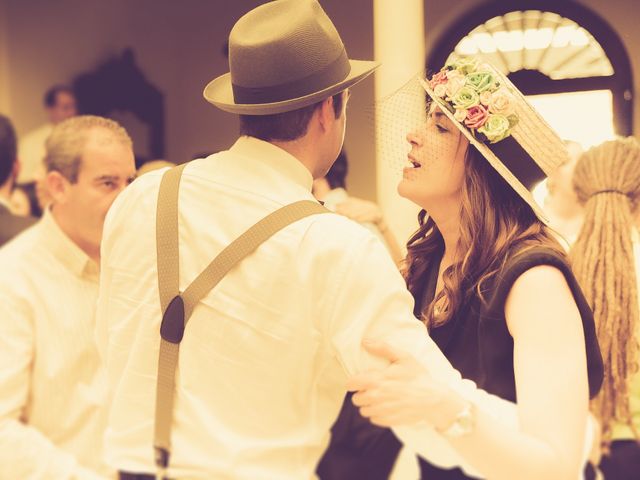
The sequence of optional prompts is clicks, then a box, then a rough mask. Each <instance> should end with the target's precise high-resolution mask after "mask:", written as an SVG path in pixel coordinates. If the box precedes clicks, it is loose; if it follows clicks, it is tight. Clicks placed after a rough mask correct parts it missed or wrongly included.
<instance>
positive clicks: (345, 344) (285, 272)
mask: <svg viewBox="0 0 640 480" xmlns="http://www.w3.org/2000/svg"><path fill="white" fill-rule="evenodd" d="M163 173H164V170H162V171H157V172H151V173H148V174H146V175H144V176H142V177H140V178H138V179H137V180H136V181H135V182H134V183H133V184H132V185H131V186H130V187H128V188H127V189H126V190H125V191H124V192H123V193H122V194H121V195H120V196H119V197H118V199H116V201H115V203H114V205H113V207H112V208H111V210H110V212H109V214H108V216H107V220H106V223H105V233H104V237H103V242H102V268H101V280H100V289H101V290H100V298H99V302H98V318H97V336H98V344H99V348H100V350H101V354H102V355H104V358H105V359H106V365H107V371H108V383H109V387H110V394H111V395H113V403H112V409H111V412H110V415H109V422H108V428H107V434H106V445H105V452H106V458H107V461H108V463H109V464H110V465H111V466H112V467H114V468H117V469H120V470H125V471H132V472H148V473H151V472H154V471H155V467H154V461H153V449H152V443H153V421H154V408H155V388H156V375H157V365H158V348H159V341H160V335H159V328H160V320H161V312H160V304H159V299H158V285H157V268H156V244H155V217H156V204H157V193H158V186H159V182H160V178H161V176H162V174H163ZM311 184H312V177H311V174H310V173H309V171H308V170H307V169H306V168H305V167H304V166H303V165H302V164H301V163H300V162H299V161H298V160H296V159H295V158H294V157H293V156H291V155H289V154H288V153H287V152H285V151H284V150H282V149H280V148H278V147H276V146H274V145H272V144H270V143H266V142H262V141H260V140H257V139H255V138H250V137H241V138H240V139H239V140H238V141H237V142H236V143H235V145H234V146H233V147H232V148H231V149H230V150H229V151H225V152H221V153H218V154H215V155H212V156H210V157H208V158H206V159H201V160H195V161H193V162H191V164H190V165H188V166H187V167H186V168H185V170H184V172H183V177H182V183H181V186H180V197H179V205H180V215H179V232H180V233H179V242H180V289H181V290H184V288H185V287H186V286H187V285H188V284H189V283H190V282H191V281H192V280H193V279H194V278H195V277H196V275H197V274H199V273H200V272H201V271H202V270H203V269H204V268H205V267H206V266H207V265H208V264H209V262H210V261H211V260H212V259H213V258H214V257H215V256H216V255H217V254H218V253H219V252H220V251H221V250H222V249H223V248H224V247H225V246H227V245H228V244H229V243H231V242H232V241H233V240H234V239H235V238H237V237H238V236H239V235H240V234H241V233H242V232H244V231H245V230H246V229H248V228H249V227H251V226H252V225H253V224H254V223H255V222H257V221H258V220H260V219H261V218H263V217H264V216H266V215H267V214H269V213H270V212H272V211H274V210H275V209H277V208H279V207H282V206H284V205H286V204H289V203H292V202H295V201H298V200H304V199H308V200H313V196H312V195H311ZM412 309H413V299H412V297H411V295H410V294H409V293H408V291H407V289H406V288H405V283H404V280H403V279H402V277H401V276H400V274H399V272H398V270H397V268H396V267H395V265H394V264H393V262H392V260H391V259H390V257H389V255H388V253H387V252H386V250H385V248H384V247H383V246H382V244H381V243H380V241H379V240H378V239H377V238H375V236H374V235H373V234H371V233H370V232H369V231H368V230H366V229H365V228H363V227H361V226H360V225H358V224H357V223H355V222H352V221H350V220H348V219H347V218H345V217H342V216H339V215H336V214H320V215H315V216H312V217H309V218H306V219H303V220H301V221H298V222H297V223H295V224H293V225H290V226H288V227H287V228H285V229H284V230H282V231H280V232H279V233H277V234H276V235H274V236H273V237H272V238H271V239H270V240H268V241H267V242H266V243H264V244H263V245H262V246H260V247H259V248H258V249H257V250H256V252H254V253H253V254H252V255H250V256H249V257H247V258H246V259H245V260H244V261H243V262H242V263H241V264H240V265H239V266H237V267H236V268H234V269H233V270H232V271H231V272H230V273H229V274H228V275H227V276H226V277H225V278H224V279H223V280H222V281H221V282H220V284H219V285H218V286H217V287H216V288H215V289H214V290H213V291H212V292H210V293H209V294H208V295H207V296H206V297H205V298H204V299H203V300H202V301H201V302H200V303H199V304H198V305H197V306H196V308H195V309H194V311H193V315H192V317H191V320H190V321H189V323H188V324H187V327H186V331H185V335H184V339H183V341H182V344H181V349H180V359H179V367H178V375H177V394H176V403H175V410H174V422H173V436H172V444H173V452H172V457H171V467H170V469H169V476H170V477H171V478H181V477H183V478H184V477H188V478H203V479H204V478H216V479H222V478H234V479H252V480H258V479H276V478H277V479H309V478H313V477H314V470H315V468H316V464H317V462H318V460H319V458H320V456H321V455H322V453H323V451H324V450H325V448H326V446H327V443H328V440H329V429H330V427H331V425H332V424H333V422H334V420H335V418H336V416H337V414H338V412H339V410H340V407H341V404H342V401H343V398H344V395H345V393H346V392H345V384H346V381H347V378H348V376H349V375H350V374H354V373H356V372H362V371H364V370H367V369H370V368H374V367H376V366H377V367H379V366H381V361H380V360H378V359H374V358H373V357H372V356H370V355H369V354H367V353H366V352H365V351H364V349H363V348H362V345H361V341H362V339H363V337H364V336H365V335H367V336H371V337H375V338H381V339H385V340H387V341H389V342H390V343H392V344H394V345H397V346H399V347H401V348H403V349H405V350H407V351H410V352H411V353H413V354H414V355H415V356H416V357H418V358H420V359H421V360H422V361H424V362H425V363H426V364H427V365H429V367H430V369H431V371H432V373H433V374H434V375H436V376H437V377H438V378H441V379H443V380H446V381H449V382H452V383H455V385H457V386H458V387H459V388H460V389H461V390H463V391H465V392H467V393H468V395H469V396H470V397H473V398H474V399H476V400H477V401H478V402H479V403H480V404H481V407H480V408H483V407H484V406H488V408H489V410H491V411H493V412H496V415H497V416H500V415H503V414H504V415H506V417H508V420H507V421H508V422H510V423H512V424H516V422H517V419H516V415H515V406H514V405H513V404H509V403H507V402H503V401H501V400H499V399H497V398H496V397H489V396H488V395H486V394H483V393H479V392H478V391H477V390H475V387H474V386H473V385H472V384H469V383H462V382H461V381H460V380H459V374H458V373H457V372H456V371H455V370H453V368H452V367H451V365H450V364H449V362H448V361H447V360H446V359H445V357H444V356H443V355H442V353H441V352H440V351H439V350H438V349H437V347H436V346H435V344H434V343H433V341H432V340H431V339H430V338H429V337H428V335H427V332H426V328H425V327H424V326H423V324H422V323H420V322H419V321H417V320H416V319H415V318H414V316H413V314H412ZM483 402H484V403H483ZM483 409H484V408H483ZM403 435H404V434H403ZM406 439H407V440H409V441H412V442H413V441H414V442H415V445H414V446H415V447H416V450H417V451H419V452H421V453H423V454H424V455H425V456H426V457H427V458H429V459H430V460H431V461H433V462H435V463H437V464H440V465H456V464H459V463H460V462H461V459H460V458H459V457H458V456H457V454H456V453H455V452H454V451H453V449H452V448H451V447H450V446H449V444H448V443H447V442H446V441H445V440H443V439H442V438H441V437H439V436H438V435H437V434H435V433H434V431H433V430H432V429H431V428H428V427H426V426H421V427H416V428H413V429H409V434H407V435H406ZM403 440H405V438H403ZM425 449H426V451H425Z"/></svg>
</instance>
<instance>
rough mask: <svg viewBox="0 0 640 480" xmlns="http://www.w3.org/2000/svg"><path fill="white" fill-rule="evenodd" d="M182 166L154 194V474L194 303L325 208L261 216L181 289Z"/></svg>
mask: <svg viewBox="0 0 640 480" xmlns="http://www.w3.org/2000/svg"><path fill="white" fill-rule="evenodd" d="M185 165H186V164H182V165H179V166H177V167H174V168H172V169H170V170H168V171H167V172H165V174H164V175H163V177H162V180H161V183H160V190H159V192H158V207H157V215H156V240H157V261H158V290H159V293H160V305H161V307H162V312H163V316H162V323H161V326H160V335H161V337H162V338H161V340H160V355H159V357H158V380H157V386H156V409H155V431H154V444H153V446H154V451H155V459H156V466H157V476H158V477H157V478H164V475H165V472H166V469H167V467H168V466H169V460H170V454H171V423H172V419H173V399H174V392H175V375H176V367H177V365H178V353H179V350H180V341H181V340H182V336H183V334H184V329H185V326H186V324H187V321H188V320H189V317H190V316H191V313H192V312H193V309H194V307H195V306H196V305H197V303H198V302H199V301H200V299H201V298H202V297H204V296H205V295H206V294H207V293H208V292H209V291H210V290H212V289H213V288H214V287H215V286H216V285H217V284H218V282H220V280H222V278H223V277H224V276H225V275H226V274H227V273H228V272H229V271H230V270H231V269H232V268H233V267H234V266H235V265H236V264H238V263H239V262H240V261H241V260H242V259H244V258H245V257H246V256H248V255H249V254H250V253H252V252H253V251H254V250H255V249H256V248H258V246H259V245H260V244H262V243H263V242H264V241H266V240H267V239H269V238H270V237H271V236H272V235H274V234H275V233H276V232H278V231H279V230H281V229H283V228H284V227H286V226H287V225H290V224H292V223H294V222H296V221H297V220H300V219H302V218H304V217H307V216H309V215H313V214H317V213H326V212H328V210H327V209H326V208H324V207H323V206H322V205H320V204H319V203H317V202H314V201H311V200H302V201H299V202H295V203H292V204H290V205H287V206H285V207H282V208H280V209H278V210H276V211H275V212H273V213H271V214H269V215H267V216H266V217H265V218H263V219H262V220H260V221H259V222H258V223H256V224H255V225H254V226H252V227H251V228H250V229H249V230H247V231H246V232H244V233H243V234H242V235H240V237H238V238H237V239H236V240H235V241H234V242H232V243H231V244H230V245H228V246H227V247H226V248H225V249H224V250H222V252H220V254H219V255H218V256H217V257H216V258H214V259H213V261H212V262H211V263H210V264H209V265H208V266H207V268H205V269H204V270H203V271H202V272H201V273H200V274H199V275H198V276H197V277H196V279H195V280H194V281H193V282H192V283H191V284H190V285H189V286H188V287H187V288H186V289H185V290H184V291H183V292H180V290H179V277H180V275H179V272H180V262H179V256H178V191H179V186H180V178H181V176H182V171H183V169H184V167H185Z"/></svg>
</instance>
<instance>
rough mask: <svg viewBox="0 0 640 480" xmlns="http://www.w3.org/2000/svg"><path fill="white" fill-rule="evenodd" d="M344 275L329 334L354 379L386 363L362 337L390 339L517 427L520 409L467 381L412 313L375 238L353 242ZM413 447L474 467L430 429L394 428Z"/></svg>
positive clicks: (434, 458)
mask: <svg viewBox="0 0 640 480" xmlns="http://www.w3.org/2000/svg"><path fill="white" fill-rule="evenodd" d="M344 258H346V259H348V261H347V263H346V264H345V266H344V267H343V268H342V270H341V271H339V272H338V274H339V275H341V280H340V281H339V287H338V289H337V290H338V292H339V293H338V295H337V296H336V301H335V303H334V304H333V310H332V312H331V313H330V315H329V317H328V318H329V319H330V320H329V325H328V328H329V335H330V337H331V342H332V346H333V348H334V350H335V354H336V355H337V358H338V359H339V361H340V362H341V364H342V365H343V368H344V369H345V370H346V372H347V373H348V374H349V375H353V374H356V373H359V372H364V371H367V370H371V369H376V368H380V367H382V366H384V365H385V362H384V361H382V360H381V359H379V358H374V357H373V356H372V355H370V354H369V353H368V352H367V351H366V350H364V348H363V346H362V339H363V338H372V339H378V340H382V341H385V342H387V343H389V344H390V345H392V346H394V347H396V348H398V349H401V350H403V351H405V352H408V353H410V354H411V355H413V356H414V357H415V358H416V359H418V360H419V361H420V362H421V363H423V364H424V365H425V367H426V368H427V370H428V371H429V372H430V374H431V375H433V377H434V378H436V379H438V380H440V381H442V382H445V383H446V384H448V385H450V386H451V387H452V388H453V389H455V390H456V391H457V392H458V393H460V394H461V395H462V396H464V397H465V398H467V399H468V400H469V401H471V402H473V403H474V404H475V405H476V407H477V408H478V409H481V410H482V411H483V412H485V413H486V414H488V415H490V416H491V417H493V418H494V419H495V420H496V421H497V422H501V423H503V424H504V425H506V426H509V427H512V428H518V417H517V411H516V405H515V404H514V403H511V402H508V401H506V400H503V399H501V398H499V397H496V396H494V395H489V394H488V393H486V392H485V391H483V390H480V389H478V388H476V385H475V383H474V382H472V381H470V380H464V379H462V377H461V375H460V373H459V372H458V371H457V370H455V369H454V368H453V366H452V365H451V363H450V362H449V361H448V360H447V358H446V357H445V356H444V354H443V353H442V352H441V351H440V350H439V349H438V347H437V346H436V344H435V343H434V342H433V340H432V339H431V338H430V337H429V335H428V333H427V329H426V327H425V326H424V324H423V323H422V322H420V321H418V320H417V319H416V318H415V317H414V315H413V298H412V297H411V294H410V293H409V292H408V290H407V288H406V286H405V282H404V280H403V278H402V276H401V275H400V273H399V272H398V270H397V268H396V267H395V266H394V265H393V262H392V261H391V259H390V258H389V255H388V254H387V253H386V251H385V250H384V247H383V246H382V245H381V244H380V242H378V241H377V240H376V239H375V238H373V237H369V238H367V239H365V240H363V241H360V242H357V243H354V244H352V247H351V248H350V251H348V252H346V255H345V257H344ZM394 432H395V433H396V435H398V437H399V438H400V439H401V440H402V441H403V443H405V444H406V445H407V446H408V447H409V448H411V449H413V450H414V451H415V452H416V453H418V454H419V455H420V456H422V457H424V458H425V459H427V460H428V461H429V462H431V463H433V464H435V465H438V466H440V467H454V466H460V467H462V468H463V469H464V470H465V471H466V472H467V473H469V474H476V475H477V472H475V471H474V470H473V468H472V467H471V466H470V465H468V464H467V463H466V462H465V461H464V459H463V458H461V457H460V455H459V454H458V453H457V451H456V450H455V449H453V448H452V447H451V446H450V444H449V443H448V441H447V440H446V439H445V438H444V437H443V436H442V435H440V434H438V433H437V432H436V431H435V430H434V429H433V428H431V427H430V426H427V425H417V426H411V427H403V428H394Z"/></svg>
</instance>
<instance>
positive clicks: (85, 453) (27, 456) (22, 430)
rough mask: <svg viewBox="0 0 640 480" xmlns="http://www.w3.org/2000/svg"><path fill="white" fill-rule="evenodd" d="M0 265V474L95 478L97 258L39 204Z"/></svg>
mask: <svg viewBox="0 0 640 480" xmlns="http://www.w3.org/2000/svg"><path fill="white" fill-rule="evenodd" d="M0 266H1V267H0V479H7V480H16V479H20V480H24V479H56V480H58V479H60V480H64V479H70V478H80V479H95V478H104V477H103V476H101V475H99V474H98V472H101V473H105V472H106V471H108V470H106V466H105V465H104V463H103V461H102V459H101V456H102V455H101V448H100V447H101V444H102V441H101V440H102V435H103V433H104V425H105V420H106V419H105V412H106V408H105V405H104V399H105V396H104V392H105V389H104V374H102V375H100V373H99V368H100V367H99V366H100V357H99V355H98V352H97V348H96V345H95V338H94V329H95V325H94V320H95V308H96V299H97V295H98V275H99V274H98V266H97V265H96V263H95V262H93V261H92V260H90V259H89V257H88V256H87V255H86V254H85V253H84V252H83V251H82V250H80V248H78V246H77V245H76V244H75V243H73V242H72V241H71V240H70V239H69V238H68V237H67V236H66V235H65V234H64V233H63V232H62V230H61V229H60V228H59V227H58V225H57V223H56V221H55V219H54V218H53V216H52V215H51V214H50V212H49V211H46V212H45V214H44V216H43V218H42V219H41V220H40V221H39V222H38V223H36V224H35V225H33V226H32V227H30V228H29V229H27V230H25V231H24V232H22V233H21V234H20V235H18V236H17V237H15V238H14V239H13V240H12V241H10V242H9V243H7V244H6V245H5V246H4V247H3V248H2V249H0Z"/></svg>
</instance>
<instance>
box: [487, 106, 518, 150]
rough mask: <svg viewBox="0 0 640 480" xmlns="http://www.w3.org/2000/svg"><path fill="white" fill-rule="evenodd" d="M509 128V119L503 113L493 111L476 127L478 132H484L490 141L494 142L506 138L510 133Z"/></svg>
mask: <svg viewBox="0 0 640 480" xmlns="http://www.w3.org/2000/svg"><path fill="white" fill-rule="evenodd" d="M514 117H515V116H514ZM516 121H517V120H516ZM510 130H511V122H510V121H509V119H508V118H507V117H505V116H504V115H500V114H499V113H495V114H492V115H489V118H487V121H486V122H485V123H484V125H482V126H481V127H480V128H479V129H478V132H480V133H482V134H484V136H485V137H487V139H488V140H489V142H490V143H496V142H499V141H500V140H504V139H505V138H507V137H508V136H509V135H510V134H511V132H510Z"/></svg>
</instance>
